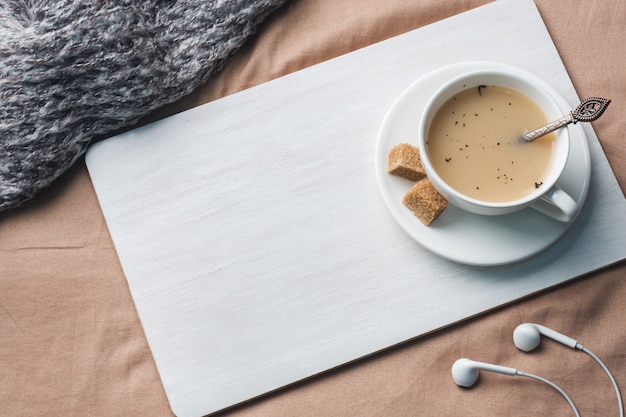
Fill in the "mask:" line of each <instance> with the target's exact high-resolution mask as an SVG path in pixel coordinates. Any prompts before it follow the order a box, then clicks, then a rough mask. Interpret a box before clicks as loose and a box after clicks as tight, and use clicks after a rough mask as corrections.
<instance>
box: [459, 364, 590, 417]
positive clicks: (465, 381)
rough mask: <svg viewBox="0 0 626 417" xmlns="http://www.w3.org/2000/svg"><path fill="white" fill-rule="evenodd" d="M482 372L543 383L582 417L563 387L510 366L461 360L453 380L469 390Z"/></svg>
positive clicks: (578, 416)
mask: <svg viewBox="0 0 626 417" xmlns="http://www.w3.org/2000/svg"><path fill="white" fill-rule="evenodd" d="M480 371H487V372H495V373H497V374H503V375H511V376H525V377H528V378H532V379H534V380H537V381H540V382H543V383H545V384H548V385H550V386H551V387H552V388H554V389H555V390H557V391H558V392H559V393H560V394H561V395H562V396H563V397H564V398H565V400H567V402H568V403H569V405H570V407H572V410H574V414H575V415H576V417H580V413H579V412H578V409H577V408H576V406H575V405H574V402H573V401H572V399H571V398H570V397H569V395H567V393H566V392H565V391H563V389H562V388H561V387H559V386H558V385H556V384H555V383H554V382H551V381H548V380H547V379H545V378H542V377H540V376H537V375H533V374H529V373H527V372H522V371H519V370H517V369H515V368H509V367H508V366H501V365H493V364H491V363H486V362H478V361H473V360H471V359H468V358H461V359H457V360H456V362H454V365H452V379H454V382H455V383H456V384H457V385H459V386H462V387H466V388H469V387H471V386H472V385H474V383H476V381H477V380H478V376H479V374H480Z"/></svg>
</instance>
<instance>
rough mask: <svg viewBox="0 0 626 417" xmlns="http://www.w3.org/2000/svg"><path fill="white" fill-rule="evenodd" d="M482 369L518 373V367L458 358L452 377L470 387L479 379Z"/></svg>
mask: <svg viewBox="0 0 626 417" xmlns="http://www.w3.org/2000/svg"><path fill="white" fill-rule="evenodd" d="M480 371H487V372H495V373H497V374H504V375H513V376H515V375H517V373H518V371H517V369H513V368H509V367H507V366H500V365H493V364H490V363H485V362H478V361H473V360H471V359H468V358H461V359H457V361H456V362H454V364H453V365H452V379H454V382H455V383H456V384H457V385H459V386H461V387H466V388H469V387H471V386H472V385H474V384H475V383H476V381H478V377H479V375H480Z"/></svg>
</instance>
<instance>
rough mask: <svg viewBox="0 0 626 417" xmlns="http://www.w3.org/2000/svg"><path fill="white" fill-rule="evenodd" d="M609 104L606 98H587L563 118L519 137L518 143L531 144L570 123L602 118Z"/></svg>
mask: <svg viewBox="0 0 626 417" xmlns="http://www.w3.org/2000/svg"><path fill="white" fill-rule="evenodd" d="M610 102H611V100H609V99H606V98H600V97H589V98H588V99H586V100H583V102H582V103H580V104H579V105H578V107H576V108H575V109H574V110H572V111H571V112H569V114H568V115H567V116H563V117H561V118H560V119H557V120H555V121H554V122H552V123H548V124H547V125H545V126H542V127H540V128H539V129H535V130H531V131H530V132H526V133H524V134H523V135H522V136H521V137H520V142H524V141H526V142H532V141H533V140H535V139H537V138H539V137H541V136H543V135H547V134H548V133H550V132H552V131H554V130H556V129H559V128H561V127H563V126H567V125H568V124H570V123H574V124H575V123H576V122H593V121H594V120H596V119H598V118H599V117H600V116H602V113H604V111H605V110H606V108H607V107H609V103H610Z"/></svg>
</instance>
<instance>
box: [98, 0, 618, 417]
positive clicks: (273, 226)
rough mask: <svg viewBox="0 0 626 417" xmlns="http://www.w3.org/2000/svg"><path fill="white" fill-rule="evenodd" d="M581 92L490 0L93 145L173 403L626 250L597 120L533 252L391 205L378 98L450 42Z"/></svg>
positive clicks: (335, 355)
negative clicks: (575, 208) (582, 198)
mask: <svg viewBox="0 0 626 417" xmlns="http://www.w3.org/2000/svg"><path fill="white" fill-rule="evenodd" d="M477 59H482V60H492V61H499V62H503V63H509V64H513V65H517V66H520V67H522V68H525V69H527V70H529V71H531V72H533V73H535V74H537V75H538V76H540V77H542V78H543V79H544V80H546V81H547V82H549V83H550V84H551V85H553V86H554V87H555V88H556V89H557V90H558V91H559V92H560V93H561V94H562V95H563V96H564V97H565V98H566V100H567V101H568V102H570V103H572V104H576V103H577V101H578V98H577V96H576V93H575V91H574V88H573V86H572V84H571V82H570V80H569V78H568V76H567V73H566V72H565V69H564V67H563V64H562V62H561V60H560V58H559V56H558V53H557V51H556V49H555V47H554V45H553V44H552V41H551V39H550V37H549V34H548V32H547V31H546V29H545V26H544V24H543V22H542V20H541V17H540V15H539V13H538V11H537V9H536V7H535V6H534V4H533V3H532V2H531V1H528V0H526V1H517V0H516V1H505V0H502V1H497V2H495V3H491V4H488V5H486V6H483V7H481V8H478V9H474V10H472V11H469V12H467V13H463V14H461V15H457V16H455V17H452V18H450V19H447V20H444V21H441V22H438V23H435V24H433V25H430V26H427V27H424V28H421V29H419V30H416V31H413V32H409V33H407V34H404V35H401V36H398V37H396V38H393V39H389V40H387V41H384V42H381V43H379V44H376V45H373V46H370V47H367V48H364V49H362V50H359V51H356V52H353V53H350V54H348V55H345V56H342V57H339V58H336V59H333V60H330V61H327V62H325V63H322V64H320V65H317V66H314V67H310V68H307V69H305V70H302V71H299V72H297V73H294V74H291V75H288V76H286V77H283V78H280V79H277V80H274V81H272V82H268V83H266V84H263V85H260V86H258V87H255V88H251V89H249V90H246V91H243V92H241V93H238V94H235V95H232V96H229V97H226V98H223V99H221V100H218V101H215V102H212V103H209V104H206V105H204V106H201V107H198V108H195V109H192V110H189V111H187V112H184V113H181V114H178V115H176V116H173V117H171V118H168V119H165V120H162V121H159V122H156V123H154V124H151V125H149V126H145V127H142V128H139V129H137V130H134V131H131V132H128V133H125V134H122V135H119V136H117V137H114V138H111V139H108V140H106V141H103V142H100V143H98V144H96V145H94V146H93V147H92V148H91V149H90V151H89V152H88V155H87V165H88V168H89V171H90V174H91V176H92V179H93V183H94V186H95V189H96V192H97V194H98V198H99V201H100V203H101V206H102V209H103V212H104V215H105V217H106V220H107V223H108V226H109V228H110V231H111V235H112V237H113V240H114V242H115V246H116V249H117V251H118V254H119V257H120V261H121V264H122V266H123V268H124V272H125V274H126V277H127V279H128V283H129V286H130V290H131V292H132V296H133V299H134V301H135V303H136V306H137V311H138V313H139V316H140V318H141V321H142V324H143V327H144V329H145V333H146V336H147V339H148V342H149V344H150V347H151V349H152V352H153V355H154V358H155V361H156V364H157V367H158V370H159V372H160V375H161V378H162V381H163V385H164V387H165V390H166V393H167V396H168V399H169V401H170V404H171V406H172V409H173V410H174V412H175V413H176V414H177V415H178V416H181V417H183V416H200V415H204V414H208V413H212V412H215V411H218V410H220V409H223V408H225V407H229V406H232V405H234V404H237V403H240V402H243V401H245V400H248V399H250V398H253V397H256V396H259V395H262V394H263V393H266V392H268V391H271V390H275V389H277V388H279V387H282V386H284V385H287V384H290V383H293V382H295V381H298V380H300V379H302V378H305V377H308V376H311V375H313V374H317V373H320V372H323V371H325V370H327V369H329V368H332V367H335V366H338V365H341V364H343V363H346V362H348V361H352V360H354V359H357V358H360V357H363V356H364V355H368V354H370V353H373V352H376V351H379V350H382V349H385V348H386V347H389V346H391V345H395V344H398V343H401V342H402V341H405V340H407V339H411V338H414V337H417V336H419V335H422V334H425V333H428V332H432V331H434V330H436V329H439V328H442V327H444V326H446V325H449V324H451V323H454V322H458V321H460V320H463V319H464V318H467V317H469V316H474V315H476V314H480V313H482V312H484V311H487V310H490V309H493V308H495V307H497V306H500V305H503V304H505V303H508V302H511V301H513V300H516V299H519V298H521V297H524V296H527V295H529V294H532V293H535V292H538V291H540V290H542V289H545V288H548V287H552V286H555V285H558V284H560V283H562V282H565V281H567V280H570V279H572V278H574V277H577V276H580V275H582V274H585V273H587V272H590V271H592V270H595V269H598V268H601V267H603V266H605V265H608V264H612V263H614V262H617V261H620V260H622V259H624V258H625V257H626V240H625V237H624V236H626V233H625V232H626V230H624V229H625V226H624V221H623V219H624V218H626V203H625V200H624V197H623V195H622V193H621V191H620V188H619V186H618V184H617V182H616V180H615V177H614V175H613V173H612V172H611V170H610V167H609V165H608V163H607V161H606V158H605V156H604V154H603V153H602V150H601V148H600V146H599V143H598V141H597V138H596V136H595V134H594V132H593V130H592V129H591V128H590V127H589V126H586V127H585V131H586V133H587V136H588V139H589V145H590V149H591V159H592V177H591V178H592V182H591V187H590V191H589V196H588V199H587V202H586V204H585V207H584V209H583V212H582V213H581V215H580V216H579V218H578V220H577V221H576V223H575V224H574V226H573V227H572V228H571V229H570V230H569V231H568V232H567V234H566V235H565V236H564V237H563V238H561V239H560V240H559V241H558V242H557V243H556V244H555V245H554V246H552V247H551V248H550V249H549V250H547V251H546V252H545V253H544V254H542V255H539V256H537V257H533V258H532V259H530V260H527V261H523V262H521V263H517V264H513V265H509V266H500V267H468V266H464V265H460V264H456V263H453V262H450V261H446V260H444V259H441V258H439V257H437V256H435V255H433V254H431V253H430V252H429V251H427V250H425V249H424V248H422V247H421V246H419V245H418V244H417V243H415V241H413V240H412V239H411V238H410V237H409V236H408V235H406V234H405V233H404V232H403V231H402V230H401V229H400V228H399V227H398V225H397V224H396V223H395V222H394V220H393V219H392V217H391V216H390V214H389V212H388V211H387V209H386V207H385V205H384V203H383V200H382V198H381V196H380V193H379V190H378V185H377V182H376V178H375V174H374V148H375V142H376V135H377V132H378V129H379V127H380V124H381V122H382V120H383V118H384V116H385V113H386V112H387V110H388V109H389V107H390V106H391V104H392V103H393V101H394V100H395V99H396V98H397V97H398V95H399V94H400V93H401V92H402V91H403V90H404V89H405V88H406V87H407V86H408V85H410V84H411V83H412V82H413V81H414V80H416V79H417V78H419V77H420V76H422V75H423V74H425V73H427V72H429V71H431V70H433V69H436V68H438V67H441V66H444V65H447V64H450V63H454V62H459V61H464V60H477Z"/></svg>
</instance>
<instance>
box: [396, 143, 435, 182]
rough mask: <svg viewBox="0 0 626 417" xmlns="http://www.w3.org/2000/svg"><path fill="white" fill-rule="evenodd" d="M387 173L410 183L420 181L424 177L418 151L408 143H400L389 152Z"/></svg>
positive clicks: (424, 173)
mask: <svg viewBox="0 0 626 417" xmlns="http://www.w3.org/2000/svg"><path fill="white" fill-rule="evenodd" d="M387 172H388V173H390V174H392V175H397V176H399V177H402V178H406V179H407V180H411V181H418V180H421V179H422V178H424V177H425V176H426V172H424V167H422V160H421V158H420V153H419V149H417V147H415V146H413V145H409V144H408V143H401V144H399V145H396V146H394V147H393V148H391V151H389V160H388V161H387Z"/></svg>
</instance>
